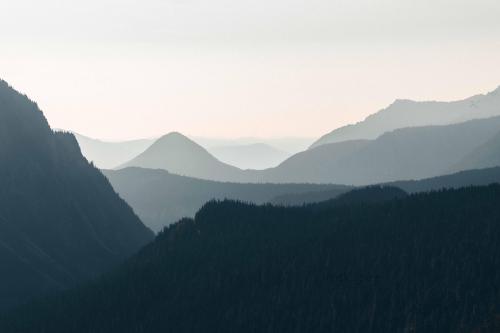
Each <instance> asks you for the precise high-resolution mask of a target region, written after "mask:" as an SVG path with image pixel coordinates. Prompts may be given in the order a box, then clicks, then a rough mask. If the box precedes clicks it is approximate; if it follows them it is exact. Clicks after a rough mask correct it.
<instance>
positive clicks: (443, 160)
mask: <svg viewBox="0 0 500 333" xmlns="http://www.w3.org/2000/svg"><path fill="white" fill-rule="evenodd" d="M499 131H500V117H494V118H488V119H481V120H471V121H468V122H464V123H460V124H455V125H447V126H427V127H414V128H403V129H398V130H395V131H393V132H388V133H385V134H383V135H382V136H380V137H379V138H377V139H376V140H359V141H344V142H340V143H332V144H325V145H321V146H318V147H317V148H313V149H309V150H307V151H305V152H302V153H299V154H296V155H294V156H292V157H290V158H289V159H287V160H286V161H285V162H283V163H282V164H281V165H279V166H278V167H276V168H274V169H268V170H265V171H263V172H261V173H260V174H259V179H260V180H261V181H267V182H279V183H281V182H296V183H304V182H309V183H333V184H353V185H370V184H376V183H384V182H390V181H397V180H401V179H423V178H429V177H435V176H440V175H445V174H448V173H450V172H456V171H459V170H457V169H456V166H457V164H458V163H460V161H463V160H464V159H465V158H466V157H467V156H468V155H469V154H471V153H472V152H475V151H476V150H477V149H479V148H480V147H482V146H483V145H485V144H487V143H488V142H489V141H490V140H492V139H494V138H495V136H496V135H497V133H498V132H499ZM495 142H496V141H491V143H492V144H489V145H488V147H489V149H488V154H482V155H481V156H494V152H495V148H496V147H497V146H496V145H495V144H494V143H495ZM497 155H498V154H497ZM484 160H485V161H487V162H488V163H487V164H486V165H482V162H481V161H482V160H477V159H476V161H478V163H476V164H474V165H475V168H483V167H491V166H492V163H493V162H491V161H492V160H491V159H484Z"/></svg>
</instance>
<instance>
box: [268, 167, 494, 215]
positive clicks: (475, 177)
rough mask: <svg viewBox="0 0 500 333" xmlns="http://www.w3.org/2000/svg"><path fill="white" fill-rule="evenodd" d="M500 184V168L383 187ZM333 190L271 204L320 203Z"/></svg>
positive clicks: (413, 188) (410, 189)
mask: <svg viewBox="0 0 500 333" xmlns="http://www.w3.org/2000/svg"><path fill="white" fill-rule="evenodd" d="M495 183H496V184H500V167H495V168H488V169H480V170H467V171H461V172H458V173H454V174H451V175H445V176H439V177H434V178H427V179H421V180H406V181H404V180H403V181H396V182H392V183H386V184H383V186H394V187H397V188H400V189H403V190H404V191H406V192H408V193H417V192H427V191H435V190H441V189H450V188H460V187H466V186H480V185H490V184H495ZM338 195H339V193H338V191H335V190H333V191H332V190H320V191H311V192H302V193H288V194H283V195H279V196H277V197H275V198H273V199H272V200H271V201H270V202H271V203H273V204H279V205H286V206H297V205H298V206H300V205H302V204H305V203H313V202H321V201H326V200H330V199H334V198H336V197H338Z"/></svg>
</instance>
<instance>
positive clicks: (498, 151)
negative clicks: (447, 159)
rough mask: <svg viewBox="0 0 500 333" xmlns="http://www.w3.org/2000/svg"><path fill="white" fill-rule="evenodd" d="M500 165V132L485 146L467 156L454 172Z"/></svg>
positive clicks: (456, 166)
mask: <svg viewBox="0 0 500 333" xmlns="http://www.w3.org/2000/svg"><path fill="white" fill-rule="evenodd" d="M499 165H500V131H498V133H497V134H496V135H495V136H494V137H493V138H491V139H490V140H488V141H487V142H486V143H485V144H483V145H481V146H480V147H478V148H477V149H475V150H473V151H472V152H470V153H469V154H467V156H465V157H464V158H463V159H462V160H461V161H460V162H459V163H458V164H457V165H455V166H453V168H452V170H453V169H455V170H464V169H474V168H488V167H493V166H499Z"/></svg>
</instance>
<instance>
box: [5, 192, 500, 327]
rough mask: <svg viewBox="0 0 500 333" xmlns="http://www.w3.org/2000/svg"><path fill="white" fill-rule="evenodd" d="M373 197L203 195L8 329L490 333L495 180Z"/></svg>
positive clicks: (499, 258)
mask: <svg viewBox="0 0 500 333" xmlns="http://www.w3.org/2000/svg"><path fill="white" fill-rule="evenodd" d="M358 191H359V190H358ZM369 191H371V192H368V193H364V194H363V192H362V190H361V192H357V193H355V194H354V195H350V196H349V195H345V196H341V197H340V198H339V199H337V200H332V201H329V202H325V203H321V204H319V205H318V204H316V205H309V206H303V207H275V206H271V205H264V206H255V205H250V204H245V203H241V202H233V201H222V202H210V203H207V204H206V205H205V206H204V207H203V208H202V209H201V210H200V211H199V212H198V213H197V214H196V217H195V218H194V219H183V220H181V221H179V222H178V223H176V224H174V225H171V226H170V227H168V228H166V229H165V230H164V231H162V232H161V233H160V234H159V235H158V236H157V238H156V240H155V241H154V242H153V243H151V244H150V245H147V246H146V247H145V248H143V249H142V250H141V251H140V252H139V253H138V254H137V255H135V256H134V257H132V258H131V259H130V260H128V261H127V262H126V264H124V265H123V266H122V267H121V268H120V269H117V270H115V271H114V272H112V273H110V274H107V275H105V276H104V277H102V278H100V279H99V280H96V281H95V282H93V283H91V284H89V285H88V286H86V287H84V288H80V289H76V290H73V291H71V292H67V293H65V294H63V295H61V296H58V297H55V298H51V299H47V300H45V301H41V302H38V303H35V304H31V305H29V306H25V307H22V308H19V309H17V310H16V311H14V312H12V313H10V314H9V316H7V317H4V318H3V319H2V320H0V331H1V332H9V333H21V332H22V333H29V332H47V333H48V332H50V333H59V332H61V333H62V332H64V333H66V332H74V333H78V332H93V333H98V332H103V333H104V332H106V333H107V332H176V333H183V332H228V333H229V332H231V333H232V332H259V333H260V332H349V333H356V332H360V333H361V332H363V333H366V332H381V333H387V332H425V333H433V332H436V333H438V332H439V333H442V332H482V333H484V332H491V331H492V330H493V328H494V327H495V325H496V321H495V318H496V315H497V314H498V313H500V308H499V306H500V242H499V241H498V240H499V239H500V204H499V203H500V186H499V185H491V186H485V187H467V188H462V189H458V190H442V191H438V192H431V193H421V194H412V195H408V196H407V195H404V193H401V192H399V195H396V198H394V194H395V193H398V191H397V190H395V189H394V188H388V189H384V188H379V189H377V188H375V189H374V188H371V189H370V190H369ZM384 191H389V193H391V195H389V196H387V200H382V201H380V200H372V199H370V198H369V197H370V196H371V195H375V196H377V197H380V195H381V194H384V193H386V192H384ZM342 198H343V199H342ZM367 199H368V200H367Z"/></svg>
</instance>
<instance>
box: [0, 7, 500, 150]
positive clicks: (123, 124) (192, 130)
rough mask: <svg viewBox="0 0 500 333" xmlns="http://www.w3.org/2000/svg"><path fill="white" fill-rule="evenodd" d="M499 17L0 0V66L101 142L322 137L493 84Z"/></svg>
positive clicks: (497, 79) (56, 116) (435, 11)
mask: <svg viewBox="0 0 500 333" xmlns="http://www.w3.org/2000/svg"><path fill="white" fill-rule="evenodd" d="M499 14H500V4H499V3H498V2H495V1H492V0H480V1H476V2H474V3H470V2H467V1H465V0H461V1H451V0H440V1H421V2H418V3H412V1H409V0H404V1H396V0H381V1H378V2H377V3H373V2H372V1H368V0H358V1H351V2H347V1H341V0H337V1H326V0H315V1H307V2H306V1H302V0H293V1H291V2H290V1H287V2H286V6H285V2H284V1H281V0H280V1H278V0H275V1H253V2H250V1H241V2H238V3H234V2H230V1H227V0H216V1H215V2H213V3H210V4H208V3H204V2H202V1H199V0H190V1H158V0H148V1H142V2H138V1H134V0H126V1H115V0H105V1H96V0H91V1H89V2H86V3H85V4H83V3H68V2H67V1H66V2H64V1H58V0H49V1H46V2H44V3H43V4H42V3H39V2H36V1H33V0H24V1H16V2H15V3H14V2H7V1H0V29H2V31H5V32H8V33H4V34H1V35H0V45H2V46H1V48H2V50H1V51H2V52H0V73H1V75H2V76H1V77H2V79H4V80H6V81H7V82H9V83H10V84H11V85H13V86H14V87H15V88H16V89H18V90H20V91H22V92H23V93H26V94H27V95H28V96H29V97H30V98H31V99H33V100H36V101H37V102H38V104H39V106H40V108H41V109H42V111H44V114H45V115H46V117H47V119H48V120H49V123H50V124H51V126H52V127H54V128H62V129H67V130H72V131H75V132H78V133H81V134H84V135H87V136H90V137H93V138H98V139H102V140H113V141H116V140H126V139H137V138H149V137H157V136H161V135H163V134H165V133H168V132H171V131H178V132H181V133H184V134H186V135H189V136H196V137H217V138H240V137H266V138H275V137H309V138H317V137H319V136H321V135H323V134H326V133H328V132H330V131H331V130H333V129H335V128H337V127H340V126H342V125H345V124H348V123H354V122H357V121H360V120H362V119H364V118H365V117H366V116H368V115H370V114H373V113H375V112H377V111H379V110H380V109H383V108H385V107H387V106H388V105H390V104H391V103H392V102H393V101H394V100H395V99H412V100H418V101H423V100H440V101H450V100H460V99H463V98H467V97H469V96H472V95H475V94H478V93H487V92H489V91H492V90H494V89H495V88H497V87H498V86H499V85H500V66H498V59H499V58H500V38H499V36H500V22H499V21H498V20H497V17H498V15H499ZM277 123H279V126H276V124H277Z"/></svg>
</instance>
